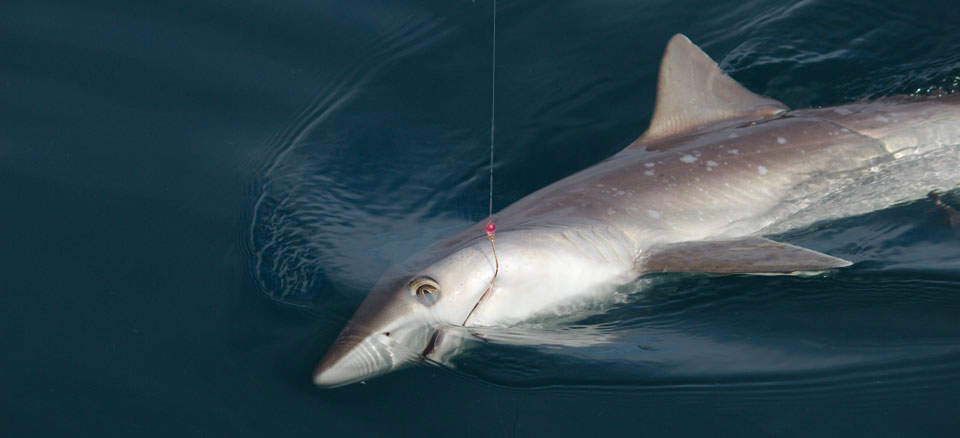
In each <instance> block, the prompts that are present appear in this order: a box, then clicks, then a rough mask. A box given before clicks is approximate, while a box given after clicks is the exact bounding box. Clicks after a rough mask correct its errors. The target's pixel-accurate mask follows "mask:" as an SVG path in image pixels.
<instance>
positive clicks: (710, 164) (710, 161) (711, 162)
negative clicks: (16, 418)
mask: <svg viewBox="0 0 960 438" xmlns="http://www.w3.org/2000/svg"><path fill="white" fill-rule="evenodd" d="M716 165H717V162H716V161H713V160H709V161H707V166H709V167H713V166H716Z"/></svg>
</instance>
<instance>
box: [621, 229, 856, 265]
mask: <svg viewBox="0 0 960 438" xmlns="http://www.w3.org/2000/svg"><path fill="white" fill-rule="evenodd" d="M851 264H852V263H851V262H849V261H847V260H844V259H840V258H837V257H833V256H829V255H826V254H823V253H819V252H816V251H812V250H809V249H806V248H800V247H798V246H793V245H790V244H787V243H780V242H774V241H772V240H769V239H764V238H762V237H748V238H744V239H737V240H718V241H700V242H683V243H678V244H673V245H667V246H664V247H662V248H657V247H654V248H653V250H652V251H651V253H650V254H649V255H648V256H646V257H644V258H643V259H642V260H641V266H640V271H641V272H643V273H649V272H713V273H725V274H737V273H739V274H750V273H753V274H760V273H790V272H797V271H810V270H821V269H832V268H842V267H844V266H850V265H851Z"/></svg>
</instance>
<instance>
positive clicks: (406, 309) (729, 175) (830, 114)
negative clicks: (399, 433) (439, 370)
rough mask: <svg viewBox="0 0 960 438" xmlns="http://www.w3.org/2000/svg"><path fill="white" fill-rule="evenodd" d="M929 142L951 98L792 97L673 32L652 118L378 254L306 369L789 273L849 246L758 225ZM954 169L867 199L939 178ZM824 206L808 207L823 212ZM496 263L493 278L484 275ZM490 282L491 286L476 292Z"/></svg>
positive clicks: (424, 349)
mask: <svg viewBox="0 0 960 438" xmlns="http://www.w3.org/2000/svg"><path fill="white" fill-rule="evenodd" d="M931 150H941V151H945V152H946V153H947V154H948V155H952V156H956V155H957V154H960V98H958V97H957V96H955V95H947V96H940V97H906V96H903V97H891V98H885V99H880V100H876V101H869V102H858V103H854V104H849V105H841V106H836V107H828V108H818V109H803V110H795V111H791V110H789V109H788V108H787V107H786V106H785V105H783V104H782V103H780V102H777V101H775V100H772V99H767V98H763V97H761V96H759V95H756V94H754V93H752V92H750V91H748V90H746V89H745V88H743V87H742V86H740V85H739V84H738V83H737V82H735V81H734V80H733V79H731V78H730V77H728V76H726V75H725V74H723V73H722V72H721V71H720V70H719V67H718V66H717V65H716V63H714V62H713V60H711V59H710V58H709V57H708V56H707V55H706V54H705V53H703V52H702V51H701V50H700V49H699V48H698V47H696V46H695V45H694V44H693V43H691V42H690V41H689V40H688V39H687V38H686V37H685V36H683V35H679V34H678V35H676V36H674V37H673V38H672V39H671V40H670V42H669V43H668V45H667V49H666V52H665V55H664V58H663V61H662V64H661V67H660V77H659V82H658V87H657V104H656V108H655V110H654V115H653V117H652V120H651V123H650V127H649V128H648V130H647V131H646V132H645V133H644V134H643V135H642V136H641V137H640V138H638V139H637V140H636V141H635V142H634V143H632V144H631V145H629V146H628V147H627V148H625V149H624V150H623V151H621V152H619V153H617V154H615V155H614V156H612V157H610V158H608V159H606V160H604V161H602V162H600V163H598V164H596V165H594V166H592V167H590V168H588V169H585V170H583V171H580V172H578V173H576V174H574V175H571V176H568V177H566V178H564V179H562V180H560V181H557V182H555V183H553V184H551V185H549V186H547V187H544V188H543V189H540V190H538V191H536V192H534V193H532V194H530V195H528V196H526V197H525V198H523V199H521V200H519V201H517V202H515V203H514V204H512V205H510V206H508V207H507V208H505V209H503V210H502V211H500V212H498V213H497V214H495V215H494V218H493V219H494V221H495V222H496V224H497V227H498V231H497V233H496V239H495V242H496V259H495V257H494V253H493V248H492V245H491V242H490V241H489V240H488V239H487V236H486V235H484V233H483V223H479V224H477V225H475V226H471V227H469V228H467V229H465V230H463V231H462V232H461V233H459V234H457V235H454V236H451V237H450V238H448V239H446V240H443V241H440V242H437V243H436V244H434V245H433V246H432V247H430V248H428V249H427V250H424V251H422V252H420V253H419V254H415V255H413V256H411V258H410V259H408V260H406V261H405V262H402V263H400V264H398V265H396V266H393V267H391V268H390V269H389V270H388V271H387V273H386V274H384V276H383V277H382V278H381V279H380V280H379V281H378V282H377V283H376V284H375V286H374V287H373V289H372V291H371V292H370V294H369V295H368V297H367V299H366V300H365V301H364V302H363V303H362V304H361V306H360V308H359V309H358V310H357V312H356V313H355V315H354V316H353V318H352V319H351V321H350V322H349V323H348V324H347V326H346V327H345V328H344V330H343V331H342V332H341V334H340V335H339V336H338V338H337V339H336V341H335V342H334V344H333V345H332V346H331V347H330V349H329V350H328V352H327V353H326V355H325V356H324V357H323V359H322V360H321V361H320V363H319V365H318V366H317V368H316V371H315V373H314V383H315V384H316V385H318V386H321V387H336V386H342V385H346V384H349V383H353V382H359V381H364V380H367V379H370V378H372V377H375V376H378V375H382V374H384V373H387V372H390V371H392V370H395V369H397V368H400V367H403V366H407V365H410V364H413V363H417V362H418V361H421V360H423V359H424V358H427V359H430V360H436V361H440V362H443V361H445V360H446V359H448V358H449V357H450V356H451V355H455V354H456V353H457V352H458V351H459V349H460V346H461V345H462V339H461V340H457V339H456V338H458V337H461V338H462V336H464V333H466V335H467V336H469V335H470V334H471V333H472V334H473V335H474V336H480V337H482V335H478V333H482V328H483V327H492V326H508V325H510V324H513V323H517V322H520V321H523V320H525V319H528V318H530V317H532V316H535V315H543V314H545V313H550V312H554V313H558V312H560V311H558V310H557V309H562V306H564V305H565V304H567V303H570V302H574V301H576V300H580V299H584V298H585V297H591V296H596V295H602V294H604V293H609V291H611V290H612V289H613V288H614V287H616V286H618V285H622V284H626V283H629V282H631V281H634V280H635V279H636V278H638V277H639V276H642V275H643V274H645V273H649V272H714V273H747V274H750V273H757V274H760V273H795V272H799V271H806V270H825V269H835V268H842V267H844V266H848V265H850V262H849V261H846V260H842V259H839V258H836V257H831V256H829V255H826V254H821V253H817V252H815V251H811V250H807V249H803V248H798V247H796V246H793V245H789V244H785V243H779V242H773V241H770V240H767V239H765V238H763V237H762V234H763V232H764V230H767V229H769V228H770V227H771V226H774V225H776V224H777V223H780V222H782V221H784V220H786V219H789V218H791V217H793V216H794V215H795V214H797V213H798V212H799V211H802V210H804V209H805V208H806V207H808V206H810V205H814V204H815V203H816V202H817V200H819V199H823V198H825V197H827V196H833V195H836V194H838V193H841V194H842V193H843V191H844V190H846V189H847V187H846V185H845V184H847V183H848V182H849V181H850V177H851V176H857V175H861V174H864V173H866V172H874V171H876V169H878V168H883V167H884V166H889V165H890V164H891V163H896V162H898V161H902V160H909V159H915V158H917V157H921V156H922V155H923V154H924V153H926V152H929V151H931ZM958 183H960V170H958V171H957V172H956V173H955V174H954V175H948V176H947V177H946V179H944V178H941V179H939V180H937V181H936V182H931V183H930V184H929V185H926V186H924V185H918V187H915V188H912V189H910V190H907V189H906V188H904V189H902V190H900V191H899V192H897V194H896V196H889V197H876V198H874V199H870V200H868V201H862V202H860V203H859V204H858V205H857V209H856V211H862V212H868V211H873V210H878V209H882V208H886V207H889V206H890V205H893V204H894V203H897V202H903V201H906V200H909V199H918V198H922V197H924V196H926V194H927V193H928V192H929V191H931V190H941V191H945V190H950V189H953V188H955V187H956V186H957V184H958ZM834 215H835V212H831V211H824V212H818V214H815V215H813V217H812V219H810V220H811V221H813V220H820V219H829V218H832V217H834ZM494 277H495V278H494ZM488 289H489V291H488Z"/></svg>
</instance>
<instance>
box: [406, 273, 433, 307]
mask: <svg viewBox="0 0 960 438" xmlns="http://www.w3.org/2000/svg"><path fill="white" fill-rule="evenodd" d="M410 291H411V292H412V293H413V295H414V296H415V297H416V298H417V299H419V300H420V301H421V302H423V304H426V305H428V306H429V305H432V304H433V303H434V302H436V301H437V299H438V298H439V295H440V285H438V284H437V282H436V281H435V280H434V279H432V278H430V277H421V278H417V279H415V280H413V281H411V282H410Z"/></svg>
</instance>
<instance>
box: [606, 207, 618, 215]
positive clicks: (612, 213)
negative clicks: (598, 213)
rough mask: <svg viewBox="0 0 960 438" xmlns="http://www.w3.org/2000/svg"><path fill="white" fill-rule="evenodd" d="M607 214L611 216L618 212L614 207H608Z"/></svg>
mask: <svg viewBox="0 0 960 438" xmlns="http://www.w3.org/2000/svg"><path fill="white" fill-rule="evenodd" d="M607 214H609V215H610V216H613V215H615V214H617V212H616V211H614V210H613V209H612V208H608V209H607Z"/></svg>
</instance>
